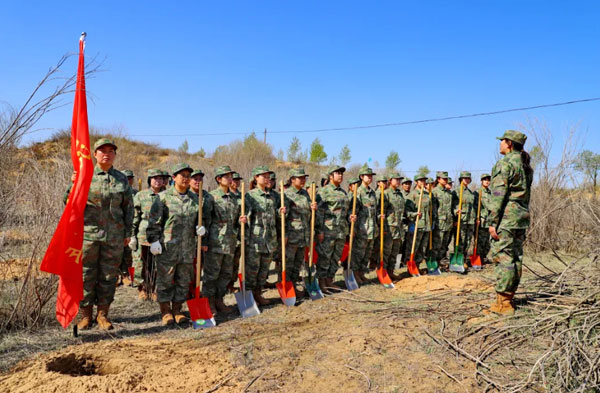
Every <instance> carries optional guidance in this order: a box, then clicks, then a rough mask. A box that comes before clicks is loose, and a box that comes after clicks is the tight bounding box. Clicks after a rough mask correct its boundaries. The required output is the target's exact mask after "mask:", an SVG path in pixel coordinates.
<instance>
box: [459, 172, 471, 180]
mask: <svg viewBox="0 0 600 393" xmlns="http://www.w3.org/2000/svg"><path fill="white" fill-rule="evenodd" d="M466 178H468V179H470V178H471V172H469V171H462V172H461V173H460V176H458V180H460V179H466Z"/></svg>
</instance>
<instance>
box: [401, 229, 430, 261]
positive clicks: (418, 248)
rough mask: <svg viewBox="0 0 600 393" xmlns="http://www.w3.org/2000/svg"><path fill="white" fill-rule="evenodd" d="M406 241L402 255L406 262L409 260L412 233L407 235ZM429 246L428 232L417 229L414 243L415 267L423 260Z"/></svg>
mask: <svg viewBox="0 0 600 393" xmlns="http://www.w3.org/2000/svg"><path fill="white" fill-rule="evenodd" d="M406 237H407V241H406V242H405V246H406V249H405V250H404V254H405V255H406V260H407V261H408V260H409V259H410V252H411V250H412V242H413V237H414V233H408V234H407V236H406ZM428 246H429V232H425V231H424V230H422V229H417V240H416V241H415V262H416V263H417V265H418V264H419V263H420V262H421V261H422V260H423V259H425V253H426V252H427V247H428Z"/></svg>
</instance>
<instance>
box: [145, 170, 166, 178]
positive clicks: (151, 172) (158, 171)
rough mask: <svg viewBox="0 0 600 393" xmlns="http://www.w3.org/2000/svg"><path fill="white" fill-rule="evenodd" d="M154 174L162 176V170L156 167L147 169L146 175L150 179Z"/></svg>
mask: <svg viewBox="0 0 600 393" xmlns="http://www.w3.org/2000/svg"><path fill="white" fill-rule="evenodd" d="M156 176H164V174H163V171H161V170H160V169H156V168H152V169H148V176H147V178H148V179H150V178H151V177H156Z"/></svg>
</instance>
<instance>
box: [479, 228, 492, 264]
mask: <svg viewBox="0 0 600 393" xmlns="http://www.w3.org/2000/svg"><path fill="white" fill-rule="evenodd" d="M490 240H491V238H490V232H489V227H480V228H479V235H478V236H477V255H479V256H480V257H481V260H482V261H483V260H484V259H486V258H487V255H488V253H489V252H490Z"/></svg>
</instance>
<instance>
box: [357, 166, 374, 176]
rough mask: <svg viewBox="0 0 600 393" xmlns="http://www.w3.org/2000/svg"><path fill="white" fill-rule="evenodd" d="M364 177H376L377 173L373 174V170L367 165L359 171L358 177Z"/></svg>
mask: <svg viewBox="0 0 600 393" xmlns="http://www.w3.org/2000/svg"><path fill="white" fill-rule="evenodd" d="M362 175H376V173H375V172H373V169H371V168H369V167H368V166H366V165H363V166H362V168H360V170H359V171H358V176H362Z"/></svg>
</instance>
